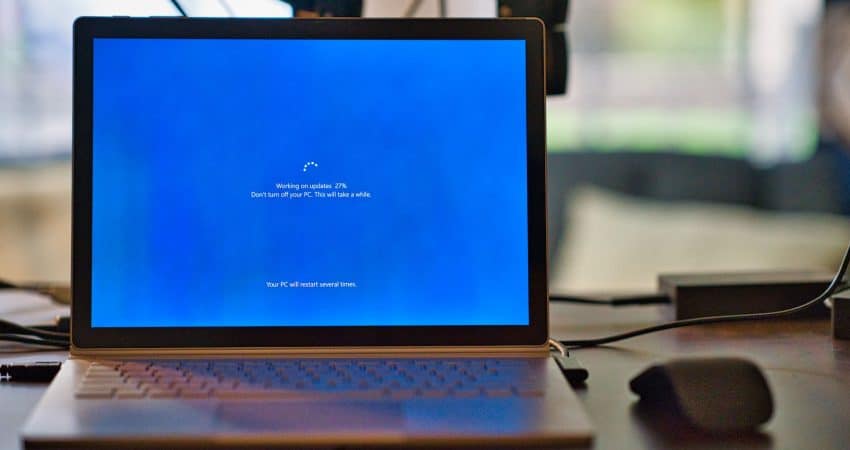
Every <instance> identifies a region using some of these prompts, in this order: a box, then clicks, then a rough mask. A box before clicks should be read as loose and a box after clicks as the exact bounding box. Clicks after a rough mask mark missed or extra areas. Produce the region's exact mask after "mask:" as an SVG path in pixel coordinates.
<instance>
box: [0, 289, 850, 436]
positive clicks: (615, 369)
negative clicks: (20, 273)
mask: <svg viewBox="0 0 850 450" xmlns="http://www.w3.org/2000/svg"><path fill="white" fill-rule="evenodd" d="M3 300H4V299H3V298H2V297H0V316H2V317H4V318H7V319H12V320H19V321H21V322H24V323H38V322H43V321H44V320H46V319H47V318H49V317H51V316H52V315H54V314H56V313H57V312H62V311H63V310H64V309H63V308H57V307H56V306H53V305H50V304H49V303H47V302H42V303H38V302H35V303H34V304H33V305H32V306H21V305H18V306H15V307H14V308H12V309H11V310H10V309H9V308H4V307H3V306H8V305H9V303H8V302H5V303H4V301H3ZM665 308H666V307H658V306H642V307H625V308H609V307H598V306H584V305H571V304H557V303H556V304H553V305H552V306H551V308H550V310H551V315H552V318H551V323H552V335H553V336H554V337H557V338H562V339H567V338H586V337H595V336H602V335H606V334H610V333H614V332H619V331H625V330H629V329H632V328H635V327H643V326H646V325H650V324H654V323H657V322H658V321H660V320H667V319H669V311H667V310H666V309H665ZM2 349H3V350H6V351H8V350H9V348H8V347H3V348H2ZM574 354H576V355H577V356H578V358H579V360H580V361H581V362H582V364H583V365H584V366H585V367H587V368H588V369H589V370H590V378H589V380H588V382H587V385H586V387H585V388H582V389H578V390H577V392H578V395H579V397H580V398H581V399H582V401H583V402H584V404H585V407H586V409H587V411H588V413H589V415H590V417H591V419H592V420H593V422H594V425H595V426H596V430H597V434H596V438H595V441H594V448H599V449H618V450H619V449H642V448H647V449H691V448H699V449H703V448H705V449H716V448H777V449H850V341H835V340H833V339H832V338H831V337H830V330H829V322H828V321H826V320H820V321H819V320H805V321H800V320H786V321H770V322H751V323H735V324H718V325H708V326H699V327H692V328H683V329H679V330H669V331H663V332H660V333H656V334H651V335H647V336H642V337H638V338H634V339H631V340H628V341H624V342H622V343H619V344H616V345H612V346H610V347H606V348H594V349H581V350H577V351H575V352H574ZM64 356H65V355H64V353H63V352H51V353H46V354H45V353H42V354H32V353H15V354H10V353H3V354H2V355H0V361H2V362H8V361H10V360H30V361H31V360H39V359H58V358H63V357H64ZM683 356H741V357H745V358H750V359H752V360H754V361H755V362H756V363H757V364H758V365H759V366H761V367H762V369H763V370H764V371H765V374H766V376H767V378H768V382H769V384H770V386H771V388H772V390H773V395H774V403H775V408H776V411H775V413H774V417H773V418H772V419H771V420H770V422H768V424H767V425H766V426H765V427H764V429H763V430H761V432H760V433H754V434H747V435H736V436H710V435H706V434H704V433H701V432H699V431H696V430H694V429H692V428H690V427H689V426H687V424H684V423H682V422H681V421H680V420H679V419H677V418H676V417H675V416H669V415H668V414H665V413H664V412H663V411H651V410H649V411H648V410H646V409H645V408H643V407H640V406H638V404H637V401H636V400H637V397H635V396H634V395H633V394H632V393H631V392H629V389H628V381H629V379H630V378H631V377H633V376H634V375H636V374H637V373H639V372H640V371H641V370H643V369H644V368H645V367H647V366H649V365H651V364H653V363H657V362H660V361H665V360H668V359H671V358H676V357H683ZM45 387H46V385H40V384H14V383H0V405H3V407H2V408H0V449H17V448H19V442H18V437H17V434H18V430H19V429H20V427H21V426H22V425H23V423H24V421H25V420H26V417H27V415H28V414H29V412H30V411H31V410H32V408H33V407H34V406H35V403H36V402H37V401H38V399H39V398H40V396H41V394H42V393H43V392H44V389H45Z"/></svg>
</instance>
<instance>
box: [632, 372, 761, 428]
mask: <svg viewBox="0 0 850 450" xmlns="http://www.w3.org/2000/svg"><path fill="white" fill-rule="evenodd" d="M629 387H630V388H631V390H632V392H634V393H635V394H637V395H639V396H640V401H641V402H648V403H652V404H654V405H657V406H660V407H663V408H668V409H671V410H674V411H675V412H677V413H680V414H681V415H682V416H684V417H685V418H686V419H687V420H688V421H689V422H691V423H692V424H694V425H696V426H697V427H699V428H702V429H705V430H709V431H714V432H731V431H739V430H745V429H752V428H756V427H758V426H759V425H761V424H763V423H765V422H767V421H768V420H769V419H770V417H771V416H772V415H773V396H772V395H771V394H770V388H769V387H768V385H767V380H765V377H764V375H762V372H761V370H760V369H759V368H758V367H757V366H756V365H755V364H753V363H752V362H750V361H747V360H745V359H741V358H682V359H675V360H671V361H669V362H666V363H664V364H659V365H655V366H652V367H649V368H648V369H646V370H644V371H643V372H641V373H640V374H639V375H637V376H636V377H634V378H633V379H632V380H631V382H629Z"/></svg>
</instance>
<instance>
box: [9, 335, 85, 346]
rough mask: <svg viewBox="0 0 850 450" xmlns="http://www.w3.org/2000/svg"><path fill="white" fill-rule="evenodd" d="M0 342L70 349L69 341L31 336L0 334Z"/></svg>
mask: <svg viewBox="0 0 850 450" xmlns="http://www.w3.org/2000/svg"><path fill="white" fill-rule="evenodd" d="M0 341H2V342H17V343H20V344H30V345H41V346H44V347H56V348H61V349H67V348H68V347H70V341H69V340H68V339H67V338H66V339H65V340H60V339H42V338H37V337H31V336H21V335H19V334H10V333H0Z"/></svg>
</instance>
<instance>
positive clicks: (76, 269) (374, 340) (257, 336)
mask: <svg viewBox="0 0 850 450" xmlns="http://www.w3.org/2000/svg"><path fill="white" fill-rule="evenodd" d="M543 35H544V30H543V25H542V23H541V22H540V21H537V20H530V19H514V20H362V19H351V20H348V19H337V20H232V19H227V20H221V19H129V18H82V19H79V20H77V22H76V23H75V25H74V137H73V139H74V142H73V149H74V151H73V167H74V169H73V170H74V175H73V183H74V185H73V188H74V189H73V201H74V208H73V211H74V217H73V274H72V279H73V286H72V289H73V311H72V333H71V336H72V349H71V358H70V359H69V360H68V362H67V363H65V364H64V365H63V366H62V369H61V371H60V373H59V374H58V375H57V377H56V378H55V380H54V381H53V383H52V384H51V386H50V387H49V389H48V390H47V393H46V394H45V396H44V398H43V399H42V400H41V402H40V403H39V405H38V407H37V408H36V410H35V412H34V413H33V415H32V416H31V417H30V419H29V421H28V423H27V425H26V426H25V428H24V430H23V432H22V439H23V442H24V444H25V446H26V447H27V448H39V447H57V446H65V447H67V446H78V447H85V448H96V447H115V446H131V447H136V448H138V447H153V448H168V447H174V446H187V447H193V446H194V447H203V448H209V447H216V446H222V447H233V446H257V447H263V448H268V447H275V446H305V445H309V446H324V445H340V446H365V445H424V446H427V445H451V446H457V445H506V446H516V445H519V444H523V445H528V444H540V445H566V444H587V443H588V442H589V441H590V439H591V436H592V429H591V425H590V424H589V422H588V420H587V418H586V416H585V414H584V412H583V411H582V407H581V405H580V404H579V402H578V401H577V399H576V396H575V395H574V393H573V392H572V390H571V389H570V387H569V386H568V384H567V383H566V381H565V380H564V378H563V376H562V375H561V373H560V370H559V369H558V367H557V365H556V363H555V362H553V361H552V359H551V358H549V357H548V356H549V349H548V344H547V340H548V315H547V286H546V274H547V269H546V266H547V261H546V260H547V255H546V214H545V175H546V166H545V158H546V155H545V129H544V92H545V80H544V38H543Z"/></svg>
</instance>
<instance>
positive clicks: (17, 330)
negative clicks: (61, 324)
mask: <svg viewBox="0 0 850 450" xmlns="http://www.w3.org/2000/svg"><path fill="white" fill-rule="evenodd" d="M0 333H14V334H16V335H29V336H35V337H39V338H44V339H68V333H63V332H59V331H48V330H44V329H42V328H35V327H26V326H23V325H18V324H16V323H14V322H9V321H8V320H3V319H0Z"/></svg>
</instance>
